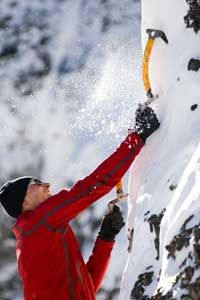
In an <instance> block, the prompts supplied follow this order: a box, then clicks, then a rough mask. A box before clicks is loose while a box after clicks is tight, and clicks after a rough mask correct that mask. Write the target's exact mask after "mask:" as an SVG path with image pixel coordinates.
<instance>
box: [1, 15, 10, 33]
mask: <svg viewBox="0 0 200 300" xmlns="http://www.w3.org/2000/svg"><path fill="white" fill-rule="evenodd" d="M11 19H12V16H11V15H7V16H5V17H3V18H1V19H0V30H4V29H6V28H8V26H9V22H10V20H11Z"/></svg>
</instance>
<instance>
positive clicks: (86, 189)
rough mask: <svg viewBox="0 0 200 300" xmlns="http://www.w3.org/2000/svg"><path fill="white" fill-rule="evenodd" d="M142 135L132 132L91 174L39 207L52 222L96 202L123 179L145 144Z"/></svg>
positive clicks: (43, 218)
mask: <svg viewBox="0 0 200 300" xmlns="http://www.w3.org/2000/svg"><path fill="white" fill-rule="evenodd" d="M143 145H144V142H143V141H142V140H141V138H140V137H139V136H138V135H137V134H135V133H131V134H130V135H128V136H127V138H126V139H125V140H124V141H123V142H122V143H121V145H120V146H119V148H117V150H116V151H115V152H114V153H113V154H111V155H110V156H109V157H108V158H107V159H106V160H105V161H104V162H103V163H101V164H100V166H99V167H98V168H97V169H96V170H95V171H93V172H92V173H91V174H90V175H89V176H88V177H86V178H84V179H83V180H80V181H78V182H77V183H76V184H75V185H74V186H73V187H72V188H71V190H70V191H67V190H62V191H61V192H60V193H58V194H56V195H54V196H52V197H50V198H49V199H48V200H47V201H45V202H43V203H42V204H41V205H39V207H37V208H36V212H38V214H39V215H40V218H42V220H43V221H45V222H47V223H48V224H49V225H55V224H58V223H60V222H68V221H70V220H71V219H73V218H74V217H75V216H76V215H77V214H78V213H80V212H81V211H83V210H84V209H85V208H87V207H88V206H89V205H91V204H92V203H93V202H95V201H96V200H98V199H99V198H101V197H102V196H104V195H105V194H107V193H108V192H110V191H111V189H112V188H113V187H114V186H115V185H116V184H117V183H118V182H119V181H120V179H121V178H122V176H123V175H124V174H125V172H126V171H127V170H128V168H129V167H130V165H131V164H132V162H133V161H134V159H135V157H136V156H137V155H138V153H139V152H140V150H141V148H142V147H143Z"/></svg>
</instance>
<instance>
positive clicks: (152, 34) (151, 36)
mask: <svg viewBox="0 0 200 300" xmlns="http://www.w3.org/2000/svg"><path fill="white" fill-rule="evenodd" d="M146 33H147V34H148V40H147V44H146V47H145V51H144V57H143V63H142V77H143V82H144V88H145V91H146V95H147V100H146V102H145V103H144V105H149V104H150V103H152V102H153V101H154V100H155V99H156V97H155V96H154V94H153V92H152V89H151V84H150V79H149V61H150V56H151V52H152V48H153V46H154V43H155V40H156V39H157V38H161V39H162V40H163V41H164V42H165V43H166V44H168V39H167V37H166V34H165V33H164V31H161V30H158V29H147V30H146Z"/></svg>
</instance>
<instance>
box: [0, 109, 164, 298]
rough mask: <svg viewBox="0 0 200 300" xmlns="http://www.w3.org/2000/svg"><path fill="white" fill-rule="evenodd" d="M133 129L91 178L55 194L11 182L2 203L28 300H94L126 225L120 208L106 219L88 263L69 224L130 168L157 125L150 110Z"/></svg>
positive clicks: (31, 183) (139, 113)
mask: <svg viewBox="0 0 200 300" xmlns="http://www.w3.org/2000/svg"><path fill="white" fill-rule="evenodd" d="M135 121H136V122H135V127H134V129H133V131H132V132H131V133H130V134H129V135H128V136H127V137H126V139H125V140H124V141H123V142H122V143H121V145H120V146H119V148H118V149H117V150H116V151H115V152H114V153H113V154H111V156H109V157H108V158H107V159H106V160H105V161H104V162H102V163H101V164H100V165H99V167H98V168H97V169H96V170H95V171H93V172H92V173H91V174H90V175H89V176H88V177H86V178H84V179H83V180H80V181H78V182H77V183H76V184H75V185H74V186H73V187H72V188H71V189H70V190H65V189H64V190H61V191H60V192H59V193H57V194H55V195H51V191H50V184H49V183H45V182H41V181H40V180H38V179H36V178H34V177H31V176H27V177H20V178H17V179H14V180H12V181H8V182H7V183H5V184H4V185H3V187H2V188H1V190H0V202H1V204H2V206H3V207H4V209H5V211H6V212H7V213H8V215H10V216H11V217H13V218H16V223H15V225H14V227H13V228H12V230H13V232H14V234H15V236H16V240H17V244H16V255H17V262H18V271H19V274H20V277H21V280H22V284H23V292H24V300H94V299H95V295H96V293H97V291H98V289H99V287H100V285H101V282H102V279H103V277H104V275H105V272H106V269H107V267H108V263H109V260H110V256H111V251H112V248H113V245H114V241H115V236H116V234H117V233H118V232H119V231H120V230H121V228H122V227H123V226H124V222H123V217H122V214H121V212H120V210H119V208H118V207H117V206H115V207H114V210H113V212H112V213H108V214H106V215H105V216H104V218H103V220H102V223H101V226H100V230H99V233H98V236H97V239H96V242H95V245H94V248H93V252H92V254H91V256H90V257H89V260H88V262H87V263H85V262H84V260H83V257H82V255H81V252H80V248H79V245H78V242H77V240H76V238H75V235H74V233H73V231H72V228H71V226H70V221H71V220H72V219H74V218H75V217H76V216H77V215H78V214H79V213H80V212H82V211H83V210H84V209H86V208H87V207H88V206H90V205H91V204H92V203H94V202H95V201H96V200H98V199H100V198H101V197H102V196H104V195H105V194H107V193H108V192H110V190H111V189H112V188H113V187H114V186H115V185H116V184H117V183H118V182H119V180H120V179H121V177H122V176H123V175H124V173H125V172H126V171H127V170H128V168H129V167H130V165H131V163H132V162H133V161H134V159H135V157H136V156H137V155H138V153H139V152H140V150H141V149H142V147H143V145H144V143H145V140H146V139H147V138H148V137H149V136H150V135H151V134H152V133H153V132H154V131H155V130H156V129H157V128H158V127H159V121H158V119H157V117H156V114H155V113H154V111H153V110H152V109H151V108H150V107H139V108H138V109H137V110H136V120H135Z"/></svg>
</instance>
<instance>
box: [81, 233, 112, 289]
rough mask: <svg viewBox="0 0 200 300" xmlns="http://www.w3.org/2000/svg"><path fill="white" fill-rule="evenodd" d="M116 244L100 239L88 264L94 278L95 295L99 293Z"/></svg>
mask: <svg viewBox="0 0 200 300" xmlns="http://www.w3.org/2000/svg"><path fill="white" fill-rule="evenodd" d="M114 243H115V242H114V241H112V242H108V241H104V240H102V239H101V238H100V237H98V238H97V240H96V242H95V245H94V248H93V251H92V255H91V256H90V258H89V260H88V262H87V264H86V266H87V270H88V272H89V273H90V275H91V277H92V281H93V284H94V292H95V293H97V292H98V289H99V288H100V285H101V282H102V280H103V278H104V275H105V273H106V270H107V267H108V264H109V261H110V257H111V252H112V249H113V245H114Z"/></svg>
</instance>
